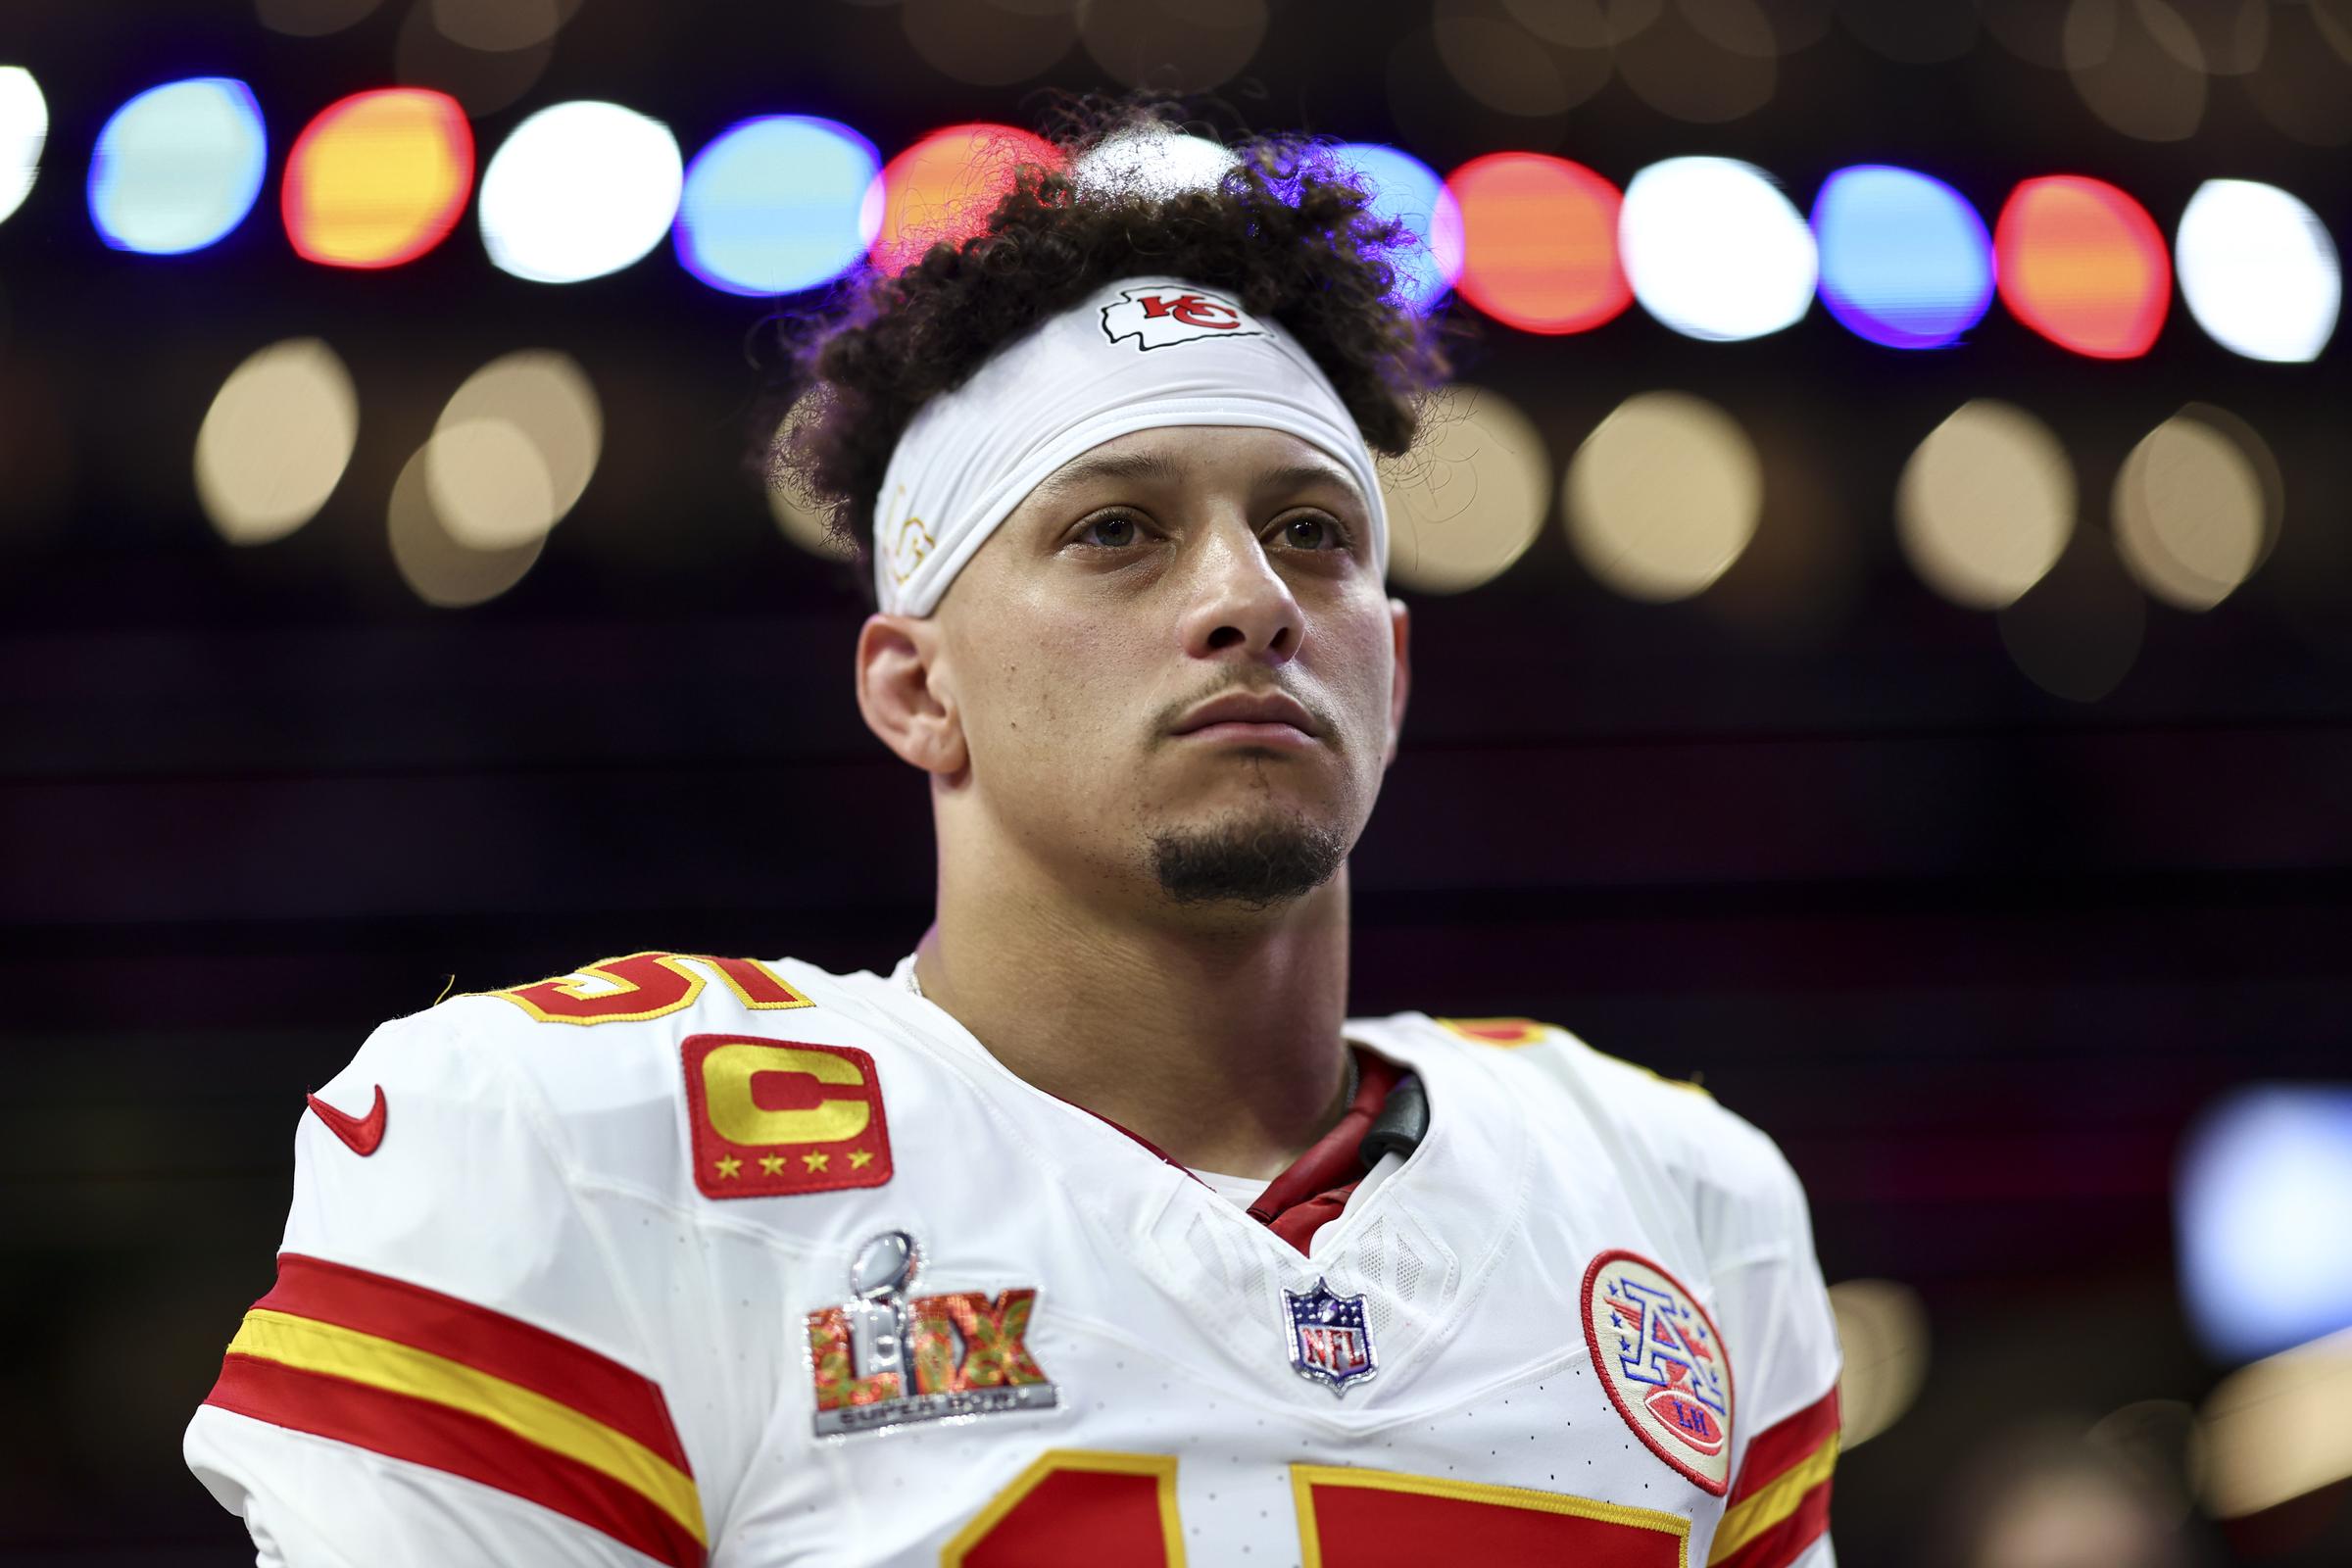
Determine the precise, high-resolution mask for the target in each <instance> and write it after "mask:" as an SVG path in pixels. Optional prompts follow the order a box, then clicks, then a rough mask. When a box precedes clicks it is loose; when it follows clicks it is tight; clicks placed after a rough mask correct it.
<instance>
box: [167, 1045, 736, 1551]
mask: <svg viewBox="0 0 2352 1568" xmlns="http://www.w3.org/2000/svg"><path fill="white" fill-rule="evenodd" d="M467 1016H468V1013H467V1010H466V1008H465V1007H463V1006H460V1005H446V1006H443V1007H438V1008H434V1009H431V1010H429V1011H427V1012H424V1013H420V1014H417V1015H416V1016H415V1017H412V1018H407V1019H402V1020H398V1021H396V1022H394V1023H390V1024H386V1025H385V1026H383V1027H382V1028H380V1029H378V1030H377V1031H376V1032H375V1033H374V1034H373V1035H371V1036H370V1037H369V1038H368V1042H367V1044H366V1045H365V1046H363V1047H362V1048H361V1050H360V1053H359V1054H358V1056H357V1057H356V1058H355V1059H354V1060H353V1062H352V1063H351V1065H350V1066H349V1067H347V1068H346V1069H345V1070H344V1071H343V1072H342V1073H341V1074H339V1075H338V1076H337V1077H336V1078H335V1079H334V1080H332V1081H331V1082H329V1083H328V1084H327V1085H326V1086H325V1087H324V1088H322V1089H320V1090H319V1093H318V1095H317V1096H316V1097H315V1102H314V1105H315V1107H318V1108H306V1110H305V1111H304V1113H303V1116H302V1121H301V1124H300V1128H299V1131H298V1132H297V1134H296V1138H295V1169H294V1201H293V1207H292V1211H291V1213H290V1214H289V1216H288V1219H287V1223H286V1233H285V1245H284V1248H283V1250H281V1251H280V1252H279V1254H278V1258H277V1276H276V1283H275V1284H274V1286H273V1287H272V1288H271V1289H270V1293H269V1294H268V1295H267V1296H264V1297H263V1298H262V1299H260V1300H259V1301H257V1302H255V1303H254V1305H253V1308H252V1309H251V1310H250V1311H248V1312H247V1313H246V1314H245V1318H244V1321H243V1322H242V1323H241V1324H240V1325H239V1327H238V1329H237V1331H236V1336H235V1338H234V1339H233V1340H231V1341H230V1343H229V1346H228V1348H227V1352H226V1354H225V1355H224V1356H223V1357H222V1360H221V1375H220V1380H219V1381H218V1383H216V1384H215V1386H214V1388H213V1391H212V1393H211V1395H210V1396H209V1397H207V1398H206V1399H205V1401H204V1403H203V1405H202V1406H201V1407H199V1409H198V1410H197V1412H196V1415H195V1418H194V1419H193V1421H191V1422H190V1424H189V1427H188V1432H187V1437H186V1442H185V1446H184V1451H185V1454H186V1458H187V1462H188V1465H189V1468H190V1469H192V1470H193V1471H194V1472H195V1474H196V1476H197V1478H198V1479H199V1480H200V1481H202V1482H203V1483H204V1485H205V1487H206V1488H207V1489H208V1490H210V1491H211V1492H212V1494H213V1495H214V1496H215V1497H217V1498H218V1499H219V1500H220V1501H221V1505H222V1506H224V1507H226V1508H227V1509H229V1511H231V1512H232V1513H235V1514H238V1515H240V1516H241V1517H242V1518H243V1519H244V1521H245V1525H246V1528H247V1530H248V1531H249V1532H250V1534H251V1536H252V1539H253V1542H254V1545H255V1548H256V1551H257V1555H258V1560H259V1562H261V1563H262V1564H264V1565H265V1568H272V1565H278V1564H283V1565H285V1568H327V1565H342V1564H353V1565H359V1564H368V1563H380V1562H433V1563H450V1564H469V1563H498V1564H511V1565H516V1568H533V1565H539V1564H549V1565H553V1564H559V1563H562V1564H589V1565H594V1568H605V1565H615V1568H617V1565H624V1564H625V1565H630V1568H643V1565H644V1564H645V1563H646V1562H647V1561H648V1560H651V1561H652V1562H656V1563H665V1564H677V1565H684V1564H700V1563H702V1562H704V1560H705V1558H706V1555H707V1544H708V1540H709V1537H708V1532H707V1528H706V1525H705V1522H704V1510H703V1501H702V1497H701V1495H700V1493H699V1491H698V1489H697V1485H696V1481H695V1476H694V1469H693V1466H692V1464H691V1463H690V1462H689V1457H688V1454H687V1451H686V1446H685V1445H684V1444H683V1443H682V1442H681V1441H680V1437H679V1434H678V1430H677V1428H676V1426H675V1425H674V1424H673V1422H672V1420H671V1417H670V1409H669V1404H668V1402H667V1401H666V1400H665V1398H664V1396H663V1391H662V1387H661V1385H660V1384H659V1383H658V1382H657V1381H656V1380H655V1379H654V1377H652V1376H651V1375H649V1372H648V1369H649V1368H650V1367H652V1366H653V1365H654V1364H655V1363H654V1360H653V1358H652V1357H651V1356H650V1354H649V1353H648V1346H647V1338H646V1335H645V1333H644V1331H643V1329H642V1328H641V1326H640V1325H639V1323H638V1322H637V1321H636V1319H635V1318H634V1316H633V1309H632V1302H631V1299H630V1297H629V1295H628V1293H627V1292H626V1290H624V1289H623V1286H622V1282H621V1279H620V1277H619V1271H618V1270H617V1269H616V1267H615V1265H614V1263H613V1250H612V1249H611V1247H610V1246H609V1243H608V1238H606V1237H605V1236H604V1235H603V1234H602V1232H601V1230H600V1227H599V1221H598V1218H597V1216H596V1214H595V1213H594V1212H593V1211H592V1210H591V1209H590V1208H589V1207H588V1206H587V1205H586V1204H585V1203H583V1202H582V1201H581V1200H580V1198H579V1196H578V1195H577V1194H576V1193H575V1192H574V1191H573V1189H572V1186H571V1184H570V1182H569V1181H568V1180H567V1178H566V1174H565V1168H564V1162H563V1161H562V1160H561V1159H560V1158H559V1157H558V1155H557V1152H556V1151H557V1149H558V1147H559V1146H558V1144H557V1143H556V1141H555V1138H554V1134H553V1133H552V1131H551V1127H550V1111H549V1109H548V1107H547V1105H546V1103H545V1102H544V1101H543V1100H542V1099H540V1097H539V1095H538V1092H537V1090H536V1089H535V1087H534V1086H533V1085H532V1084H531V1083H529V1082H528V1081H527V1080H526V1078H525V1076H524V1074H523V1073H522V1072H521V1071H519V1070H518V1069H517V1068H516V1067H515V1064H514V1063H513V1062H512V1061H509V1060H506V1059H504V1058H503V1057H502V1054H501V1052H500V1050H499V1042H498V1041H496V1040H495V1039H489V1038H485V1037H484V1036H483V1035H481V1034H478V1033H475V1032H473V1031H474V1030H475V1029H477V1028H479V1027H480V1026H479V1025H478V1024H472V1025H469V1024H468V1022H467V1021H466V1020H467Z"/></svg>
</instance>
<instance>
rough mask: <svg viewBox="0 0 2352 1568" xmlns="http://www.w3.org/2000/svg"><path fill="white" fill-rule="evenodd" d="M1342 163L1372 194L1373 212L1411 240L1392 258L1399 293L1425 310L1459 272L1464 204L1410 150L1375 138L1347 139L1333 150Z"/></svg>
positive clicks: (1417, 308)
mask: <svg viewBox="0 0 2352 1568" xmlns="http://www.w3.org/2000/svg"><path fill="white" fill-rule="evenodd" d="M1332 156H1333V157H1334V158H1336V159H1337V160H1338V161H1339V163H1340V164H1341V165H1342V167H1344V168H1346V169H1347V170H1348V172H1350V173H1353V174H1354V175H1356V176H1357V177H1358V178H1359V179H1361V180H1362V181H1363V183H1364V185H1365V186H1366V187H1367V188H1368V189H1369V190H1370V191H1371V193H1372V212H1373V214H1374V216H1376V217H1378V218H1382V219H1401V220H1402V221H1403V222H1404V226H1405V227H1406V228H1407V229H1408V230H1410V231H1411V233H1412V235H1413V243H1412V244H1411V245H1410V246H1408V247H1407V248H1406V249H1404V250H1403V251H1401V252H1398V253H1397V254H1396V255H1394V256H1392V257H1391V258H1390V265H1392V266H1393V267H1395V268H1396V269H1397V274H1398V275H1397V297H1398V298H1399V299H1401V300H1402V301H1403V303H1404V304H1405V305H1407V306H1409V307H1410V308H1411V309H1413V310H1415V311H1418V312H1421V313H1424V314H1426V313H1427V312H1429V311H1432V310H1434V309H1436V308H1437V305H1438V303H1439V302H1440V301H1441V300H1443V299H1444V298H1445V297H1446V291H1447V290H1448V289H1450V288H1452V287H1453V283H1454V279H1455V278H1457V277H1459V276H1461V275H1462V209H1461V205H1460V203H1458V202H1456V201H1455V200H1454V198H1453V193H1452V192H1451V191H1449V190H1447V189H1446V182H1445V181H1444V180H1442V179H1440V178H1439V177H1438V173H1437V171H1436V170H1434V169H1432V168H1430V167H1429V166H1428V165H1427V164H1425V163H1423V162H1422V161H1421V160H1420V159H1418V158H1415V157H1414V156H1413V155H1412V154H1410V153H1407V152H1401V151H1399V150H1397V148H1395V147H1389V146H1384V145H1382V144H1381V143H1379V142H1366V141H1351V142H1345V143H1343V144H1341V145H1340V146H1338V147H1335V148H1333V149H1332Z"/></svg>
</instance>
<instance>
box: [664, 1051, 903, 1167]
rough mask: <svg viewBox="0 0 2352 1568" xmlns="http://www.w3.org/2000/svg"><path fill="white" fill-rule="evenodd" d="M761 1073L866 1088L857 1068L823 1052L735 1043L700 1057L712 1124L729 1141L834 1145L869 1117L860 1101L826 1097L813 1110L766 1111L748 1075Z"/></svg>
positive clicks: (869, 1111) (851, 1135)
mask: <svg viewBox="0 0 2352 1568" xmlns="http://www.w3.org/2000/svg"><path fill="white" fill-rule="evenodd" d="M763 1072H791V1073H801V1074H804V1075H806V1076H808V1077H810V1078H813V1079H815V1080H816V1081H817V1082H818V1083H820V1084H840V1085H844V1086H847V1087H850V1088H855V1089H862V1088H863V1087H865V1076H864V1074H862V1073H860V1072H859V1071H858V1069H857V1067H856V1066H854V1065H853V1064H851V1063H849V1062H847V1061H844V1060H842V1059H841V1058H840V1057H839V1056H835V1055H830V1054H826V1053H824V1052H821V1051H796V1050H794V1049H793V1048H792V1047H790V1046H763V1045H753V1044H752V1043H750V1042H749V1041H741V1040H739V1041H736V1042H734V1043H733V1044H731V1045H724V1046H720V1047H719V1048H718V1049H716V1050H715V1051H712V1052H711V1054H709V1055H707V1056H705V1057H704V1058H703V1097H704V1103H706V1104H707V1105H708V1106H709V1107H710V1114H711V1126H713V1127H715V1128H716V1129H717V1130H718V1135H719V1136H720V1137H721V1138H724V1139H726V1140H727V1141H728V1142H729V1143H735V1144H750V1145H754V1146H759V1145H765V1144H833V1143H839V1142H841V1141H842V1140H843V1139H846V1138H855V1137H857V1136H858V1134H859V1133H862V1132H864V1131H865V1129H866V1124H867V1123H868V1122H870V1121H872V1120H873V1114H874V1112H873V1107H872V1106H871V1105H868V1104H867V1103H865V1102H864V1101H863V1100H828V1101H825V1102H824V1103H821V1104H819V1105H817V1106H816V1107H815V1108H814V1109H811V1110H766V1109H762V1108H761V1107H760V1103H758V1102H757V1101H755V1100H754V1099H753V1098H752V1079H753V1078H754V1077H755V1076H757V1075H758V1074H760V1073H763Z"/></svg>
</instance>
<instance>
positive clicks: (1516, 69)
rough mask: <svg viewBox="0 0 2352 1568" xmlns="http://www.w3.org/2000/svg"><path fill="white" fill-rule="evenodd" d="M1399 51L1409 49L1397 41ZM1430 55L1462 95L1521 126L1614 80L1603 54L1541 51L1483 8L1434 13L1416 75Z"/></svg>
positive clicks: (1559, 111) (1515, 25) (1552, 115)
mask: <svg viewBox="0 0 2352 1568" xmlns="http://www.w3.org/2000/svg"><path fill="white" fill-rule="evenodd" d="M1560 9H1562V10H1567V9H1569V8H1566V7H1562V8H1560ZM1398 47H1399V48H1404V49H1409V48H1411V47H1412V46H1411V45H1410V44H1408V43H1404V42H1402V41H1400V42H1399V45H1398ZM1433 49H1434V51H1435V52H1436V54H1437V57H1438V60H1439V62H1440V63H1441V64H1442V65H1444V66H1445V68H1446V74H1447V75H1449V76H1451V77H1452V78H1453V80H1454V81H1456V82H1458V83H1460V85H1461V89H1462V91H1464V92H1466V93H1468V94H1469V95H1470V96H1471V97H1472V98H1474V99H1476V100H1477V101H1478V102H1479V103H1480V104H1482V105H1484V106H1485V107H1486V108H1488V109H1490V110H1493V111H1494V112H1495V114H1497V115H1508V116H1511V117H1513V118H1514V119H1516V120H1517V121H1519V122H1521V123H1523V124H1524V123H1527V122H1531V121H1535V122H1546V121H1554V120H1556V119H1557V118H1558V117H1560V116H1563V115H1565V114H1566V113H1567V112H1568V111H1569V110H1571V109H1574V108H1575V107H1576V106H1577V105H1578V104H1581V103H1583V102H1584V101H1585V100H1586V99H1588V98H1590V97H1592V96H1593V94H1594V93H1596V92H1598V91H1600V89H1601V88H1603V87H1605V86H1607V85H1608V84H1609V78H1610V77H1611V75H1612V74H1614V73H1613V72H1612V70H1611V66H1610V60H1609V54H1608V51H1607V50H1606V49H1605V48H1601V49H1595V48H1590V47H1582V48H1580V47H1574V46H1551V47H1546V45H1545V42H1544V40H1543V39H1541V37H1540V36H1539V35H1537V34H1535V33H1534V32H1533V31H1532V30H1531V29H1530V28H1529V27H1528V26H1527V25H1526V24H1525V23H1523V22H1520V21H1518V20H1516V19H1514V18H1512V17H1510V16H1508V15H1501V14H1497V13H1496V12H1495V11H1494V10H1493V9H1490V8H1485V7H1478V8H1473V7H1470V6H1458V5H1441V6H1438V7H1436V8H1435V11H1434V13H1433V14H1432V16H1431V18H1430V32H1429V41H1428V43H1427V44H1426V45H1424V46H1423V47H1422V49H1421V50H1419V51H1417V53H1418V54H1419V58H1420V60H1421V62H1422V69H1423V70H1426V69H1427V59H1428V52H1429V51H1430V50H1433ZM1407 128H1409V127H1407Z"/></svg>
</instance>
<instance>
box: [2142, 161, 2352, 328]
mask: <svg viewBox="0 0 2352 1568" xmlns="http://www.w3.org/2000/svg"><path fill="white" fill-rule="evenodd" d="M2174 257H2175V265H2177V266H2178V267H2179V268H2180V297H2181V298H2182V299H2184V300H2186V301H2187V302H2188V314H2189V315H2190V316H2191V317H2193V318H2195V319H2196V323H2197V324H2198V325H2199V326H2201V327H2203V328H2204V329H2205V330H2206V332H2207V333H2208V334H2209V335H2210V336H2211V337H2212V338H2213V340H2214V341H2215V342H2216V343H2219V344H2221V345H2222V347H2224V348H2226V349H2228V350H2229V351H2230V352H2231V353H2233V354H2242V355H2244V356H2245V357H2246V358H2247V359H2250V360H2271V361H2276V362H2279V363H2284V364H2301V363H2303V362H2306V361H2310V360H2316V359H2318V358H2319V357H2320V350H2322V349H2324V348H2326V347H2327V340H2328V339H2329V338H2330V337H2332V336H2334V335H2335V322H2336V316H2337V313H2338V311H2340V310H2341V308H2342V306H2343V297H2344V279H2343V270H2342V267H2341V265H2340V264H2339V263H2338V261H2337V259H2336V253H2335V242H2334V241H2333V240H2332V239H2330V238H2328V236H2327V227H2326V225H2324V224H2323V223H2321V221H2320V216H2319V214H2317V213H2315V212H2313V211H2312V210H2311V209H2310V208H2309V207H2306V206H2305V205H2304V204H2303V203H2302V202H2300V201H2298V200H2297V199H2296V198H2294V197H2293V196H2290V195H2288V194H2287V193H2286V192H2285V191H2282V190H2280V189H2279V188H2278V186H2276V185H2265V184H2261V183H2258V182H2257V181H2254V180H2250V179H2209V180H2207V181H2206V182H2205V183H2204V184H2202V185H2199V186H2198V187H2197V192H2196V194H2195V195H2194V196H2191V197H2190V198H2189V199H2188V206H2187V208H2186V209H2184V210H2183V211H2182V212H2181V214H2180V229H2179V232H2178V235H2177V237H2176V239H2175V241H2174Z"/></svg>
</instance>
